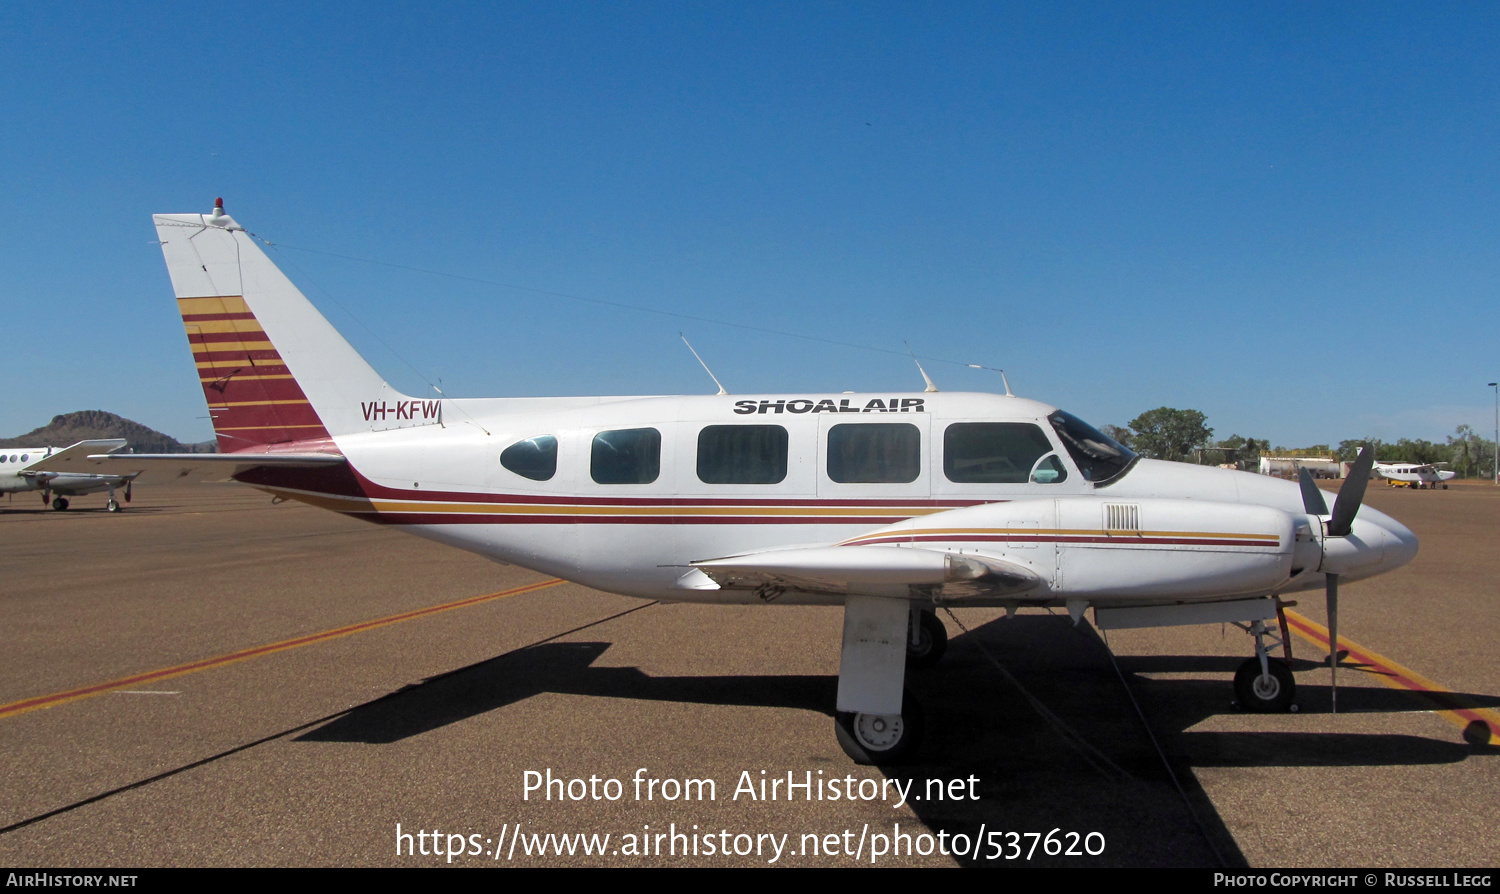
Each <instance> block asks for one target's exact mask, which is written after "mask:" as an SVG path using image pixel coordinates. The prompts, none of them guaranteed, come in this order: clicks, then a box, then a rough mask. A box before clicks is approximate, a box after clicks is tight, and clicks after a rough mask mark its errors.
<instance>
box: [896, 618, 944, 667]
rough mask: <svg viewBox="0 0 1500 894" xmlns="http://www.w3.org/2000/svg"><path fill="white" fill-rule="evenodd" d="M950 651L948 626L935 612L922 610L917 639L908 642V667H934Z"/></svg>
mask: <svg viewBox="0 0 1500 894" xmlns="http://www.w3.org/2000/svg"><path fill="white" fill-rule="evenodd" d="M946 651H948V628H947V627H945V626H944V625H943V620H942V618H939V617H938V616H937V614H936V613H935V612H929V611H924V612H921V622H920V623H919V624H918V625H917V641H916V643H915V644H913V643H911V642H908V643H907V644H906V666H907V667H933V666H935V665H936V664H937V663H938V662H939V661H941V660H942V658H943V653H944V652H946Z"/></svg>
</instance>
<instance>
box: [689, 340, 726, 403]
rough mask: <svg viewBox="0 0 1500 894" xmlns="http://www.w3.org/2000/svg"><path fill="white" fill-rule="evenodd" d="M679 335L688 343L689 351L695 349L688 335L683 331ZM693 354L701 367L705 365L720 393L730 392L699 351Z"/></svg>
mask: <svg viewBox="0 0 1500 894" xmlns="http://www.w3.org/2000/svg"><path fill="white" fill-rule="evenodd" d="M677 337H678V338H680V339H682V343H683V344H685V345H687V349H688V350H689V351H693V343H692V342H690V341H688V340H687V336H686V335H683V334H682V333H681V332H679V333H677ZM693 356H694V357H695V358H697V360H698V365H699V366H701V367H703V371H704V372H706V373H708V377H709V378H710V379H713V380H714V384H715V385H718V386H719V393H720V394H728V393H729V392H728V391H725V390H724V385H723V383H721V382H720V381H719V377H718V376H716V375H714V371H713V370H711V369H709V368H708V364H707V363H704V362H703V358H702V357H699V356H698V352H697V351H693Z"/></svg>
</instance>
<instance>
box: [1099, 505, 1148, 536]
mask: <svg viewBox="0 0 1500 894" xmlns="http://www.w3.org/2000/svg"><path fill="white" fill-rule="evenodd" d="M1104 529H1105V530H1106V531H1109V532H1110V533H1116V532H1118V533H1122V534H1139V533H1140V532H1141V507H1139V506H1136V505H1134V504H1132V503H1105V504H1104Z"/></svg>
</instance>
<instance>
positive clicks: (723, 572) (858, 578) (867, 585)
mask: <svg viewBox="0 0 1500 894" xmlns="http://www.w3.org/2000/svg"><path fill="white" fill-rule="evenodd" d="M693 567H694V568H696V569H697V570H698V571H699V572H701V573H702V574H703V575H704V576H705V577H707V578H708V579H709V580H710V581H712V582H713V584H714V585H717V586H718V587H719V588H722V589H728V590H758V589H761V588H769V589H773V590H798V591H801V592H804V593H822V594H834V595H847V594H850V593H856V594H860V593H863V594H871V593H875V592H880V591H887V590H890V589H891V588H901V587H906V588H918V589H919V590H920V592H922V593H923V594H924V595H930V596H939V597H941V598H944V599H956V598H962V597H966V596H967V597H972V596H980V595H983V596H1004V595H1009V594H1012V593H1020V592H1024V591H1026V590H1030V589H1032V588H1034V587H1036V586H1038V585H1039V584H1040V583H1041V582H1042V581H1041V578H1040V577H1038V576H1037V574H1036V573H1035V572H1033V571H1031V570H1030V569H1027V568H1023V567H1021V566H1020V565H1015V564H1012V563H1010V562H1005V561H1002V560H1000V559H996V558H992V557H989V556H972V555H959V554H957V553H952V552H944V551H940V550H931V549H915V548H910V547H900V546H885V545H881V546H851V545H827V546H804V547H793V548H790V549H775V550H769V551H766V552H759V553H749V554H747V555H742V556H729V557H726V558H722V559H708V560H705V561H700V562H694V563H693ZM699 585H700V586H706V584H704V583H703V582H701V581H700V583H699Z"/></svg>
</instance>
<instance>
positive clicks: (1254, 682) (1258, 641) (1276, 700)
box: [1234, 621, 1297, 714]
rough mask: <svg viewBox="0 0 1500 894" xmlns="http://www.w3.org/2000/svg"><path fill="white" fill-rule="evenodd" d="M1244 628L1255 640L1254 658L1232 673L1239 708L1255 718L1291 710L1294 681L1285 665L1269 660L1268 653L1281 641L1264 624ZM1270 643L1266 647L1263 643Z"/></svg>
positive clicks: (1258, 623)
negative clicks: (1254, 714)
mask: <svg viewBox="0 0 1500 894" xmlns="http://www.w3.org/2000/svg"><path fill="white" fill-rule="evenodd" d="M1238 626H1240V627H1244V629H1246V630H1248V631H1249V632H1250V633H1251V634H1252V635H1253V636H1254V637H1255V657H1254V658H1251V659H1249V660H1248V661H1246V662H1245V663H1244V664H1242V665H1240V669H1239V670H1237V671H1235V673H1234V695H1235V699H1236V700H1237V701H1238V702H1239V705H1240V708H1241V709H1242V710H1245V711H1253V712H1255V713H1257V714H1281V713H1285V712H1287V711H1290V710H1294V709H1295V706H1294V705H1293V704H1292V700H1293V699H1295V698H1296V696H1297V681H1296V680H1295V679H1294V678H1293V677H1292V670H1291V668H1289V667H1287V664H1286V662H1285V661H1282V660H1281V659H1279V658H1272V657H1271V656H1270V655H1269V654H1268V653H1269V652H1270V650H1271V649H1272V648H1274V647H1276V646H1279V645H1281V642H1282V641H1281V639H1280V638H1279V637H1277V636H1275V635H1274V634H1273V633H1272V632H1271V628H1269V627H1267V626H1266V622H1265V621H1255V622H1254V623H1252V624H1250V625H1248V626H1246V625H1243V624H1241V625H1238ZM1268 639H1269V640H1272V642H1270V643H1267V642H1266V640H1268Z"/></svg>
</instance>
